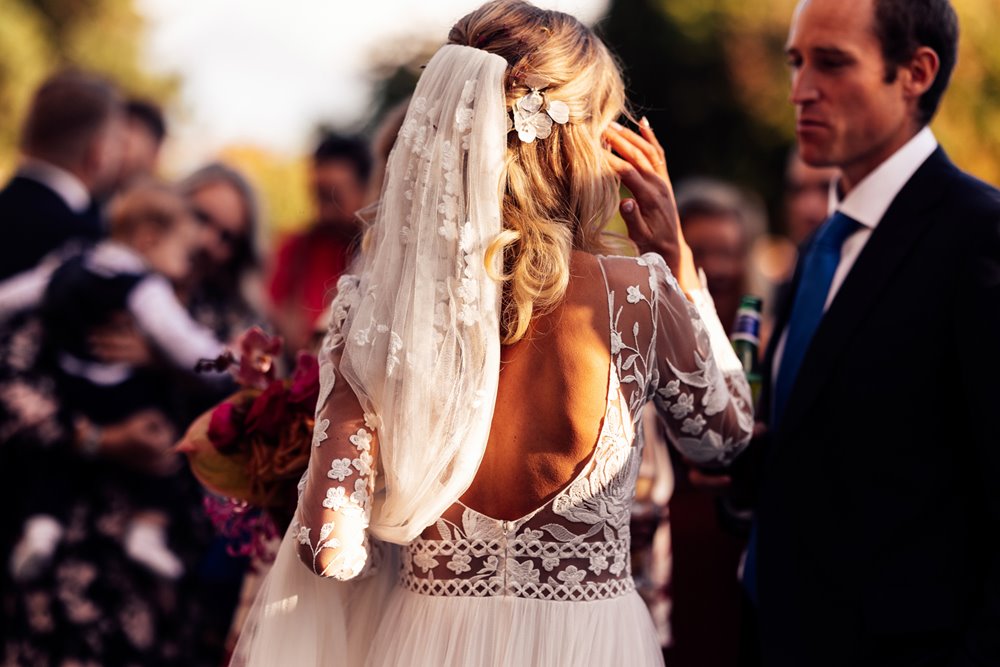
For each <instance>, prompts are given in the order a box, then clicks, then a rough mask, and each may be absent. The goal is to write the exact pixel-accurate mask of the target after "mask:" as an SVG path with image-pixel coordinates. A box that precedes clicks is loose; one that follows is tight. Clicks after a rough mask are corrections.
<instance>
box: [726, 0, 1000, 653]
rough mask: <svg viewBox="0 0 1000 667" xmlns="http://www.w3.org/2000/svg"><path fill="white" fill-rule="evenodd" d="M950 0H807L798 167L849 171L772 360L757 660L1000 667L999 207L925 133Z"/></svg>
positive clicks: (939, 80)
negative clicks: (759, 654) (800, 162)
mask: <svg viewBox="0 0 1000 667" xmlns="http://www.w3.org/2000/svg"><path fill="white" fill-rule="evenodd" d="M957 40H958V27H957V19H956V17H955V14H954V11H953V9H952V8H951V6H950V5H949V3H948V2H947V0H802V2H800V4H799V6H798V8H797V9H796V13H795V16H794V18H793V21H792V26H791V30H790V34H789V39H788V46H787V52H788V60H789V66H790V68H791V75H792V91H791V100H792V102H793V104H794V105H795V107H796V112H797V113H796V116H797V125H796V132H797V136H798V141H799V148H800V152H801V155H802V159H803V160H804V161H805V162H806V163H808V164H810V165H814V166H834V167H839V168H840V169H841V173H842V177H841V178H840V180H839V183H838V185H837V188H836V192H835V193H833V194H832V195H831V210H832V211H833V215H831V217H830V219H829V220H828V221H827V222H826V223H824V225H823V226H822V227H821V228H820V229H819V230H818V231H817V233H816V234H815V235H814V236H813V237H812V239H811V240H810V241H809V242H808V243H807V244H806V246H805V247H804V248H803V252H802V255H801V259H800V261H799V265H798V267H797V269H796V274H795V279H794V281H793V289H792V290H791V292H792V293H791V294H790V295H789V298H788V299H787V300H786V302H785V303H784V304H782V306H783V307H779V312H778V318H777V326H776V333H775V335H774V336H773V337H772V342H771V345H770V347H769V350H768V354H767V356H766V362H765V366H766V375H767V378H768V380H769V384H768V386H766V387H765V390H764V395H763V401H762V405H761V408H760V415H761V418H762V419H763V420H764V421H767V422H768V430H769V432H768V435H767V436H766V438H765V440H763V441H761V442H760V443H759V444H758V453H759V454H760V461H761V463H760V470H761V474H762V484H761V486H760V491H759V496H758V506H757V515H756V525H755V531H754V532H755V536H754V538H753V540H752V543H753V544H752V549H751V553H750V554H749V555H748V562H747V567H746V570H745V580H746V582H747V583H748V587H749V588H750V589H751V591H752V592H756V597H757V602H758V612H759V621H760V631H761V640H762V647H763V663H764V665H767V666H771V665H775V666H786V665H787V666H789V667H792V666H794V667H823V666H825V665H831V666H833V665H836V666H837V667H845V666H850V665H872V666H874V665H878V666H879V667H892V666H895V665H900V666H901V665H908V666H910V665H913V666H916V665H920V666H931V665H935V666H936V665H952V666H954V665H962V666H965V665H1000V414H998V410H1000V351H998V345H1000V193H998V191H997V190H995V189H994V188H992V187H990V186H988V185H986V184H984V183H982V182H979V181H977V180H975V179H974V178H972V177H970V176H968V175H967V174H965V173H963V172H961V171H960V170H959V169H957V168H956V167H955V166H954V165H953V164H952V163H951V162H950V161H949V159H948V157H947V156H946V155H945V153H944V151H943V150H942V149H941V148H940V147H939V146H938V145H937V141H936V140H935V138H934V135H933V134H932V133H931V131H930V129H929V128H927V123H928V122H929V121H930V119H931V117H932V116H933V114H934V112H935V110H936V108H937V106H938V102H939V100H940V98H941V95H942V94H943V92H944V90H945V88H946V86H947V83H948V78H949V76H950V73H951V70H952V68H953V66H954V63H955V58H956V50H957V48H956V47H957Z"/></svg>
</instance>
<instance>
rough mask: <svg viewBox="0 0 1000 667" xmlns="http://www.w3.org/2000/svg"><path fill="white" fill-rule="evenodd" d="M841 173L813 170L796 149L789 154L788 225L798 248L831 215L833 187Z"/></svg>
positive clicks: (787, 172) (833, 169) (786, 192)
mask: <svg viewBox="0 0 1000 667" xmlns="http://www.w3.org/2000/svg"><path fill="white" fill-rule="evenodd" d="M839 174H840V171H839V170H838V169H837V168H836V167H813V166H810V165H808V164H806V163H805V162H803V161H802V158H801V157H799V152H798V150H797V149H794V148H793V149H792V150H791V151H790V152H789V154H788V164H787V166H786V168H785V225H786V230H787V232H788V238H789V239H790V240H791V242H792V243H794V244H795V246H796V247H798V246H800V245H802V243H804V242H805V240H806V239H808V238H809V237H810V236H812V234H813V232H815V231H816V230H817V229H819V226H820V225H822V224H823V222H824V221H825V220H826V219H827V217H828V216H829V213H828V211H829V208H830V186H831V184H832V183H833V182H834V181H836V180H837V176H838V175H839Z"/></svg>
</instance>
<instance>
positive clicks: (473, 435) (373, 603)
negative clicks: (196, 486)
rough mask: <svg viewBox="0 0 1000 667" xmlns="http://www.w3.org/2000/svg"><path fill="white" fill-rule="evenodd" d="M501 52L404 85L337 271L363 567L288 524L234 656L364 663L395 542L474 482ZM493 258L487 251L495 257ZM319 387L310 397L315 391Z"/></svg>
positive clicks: (495, 307) (487, 358) (492, 380)
mask: <svg viewBox="0 0 1000 667" xmlns="http://www.w3.org/2000/svg"><path fill="white" fill-rule="evenodd" d="M506 69H507V62H506V61H505V60H504V59H503V58H501V57H500V56H497V55H495V54H491V53H488V52H486V51H483V50H480V49H475V48H472V47H467V46H458V45H448V46H444V47H442V48H441V49H440V50H439V51H438V52H437V53H436V54H435V55H434V57H433V58H432V59H431V61H430V62H429V63H428V65H427V67H426V68H425V70H424V72H423V74H422V76H421V78H420V81H419V82H418V84H417V88H416V91H415V92H414V95H413V99H412V101H411V103H410V107H409V110H408V111H407V114H406V119H405V121H404V123H403V126H402V129H401V130H400V133H399V136H398V138H397V142H396V146H395V147H394V149H393V152H392V154H391V156H390V158H389V163H388V167H387V172H386V180H385V185H384V186H383V190H382V197H381V199H380V203H379V207H378V212H377V215H376V219H375V223H374V227H373V228H372V229H371V230H370V232H369V238H368V239H366V243H365V249H364V250H363V252H362V255H361V258H360V260H359V263H358V265H357V267H356V268H357V271H356V275H353V276H345V277H343V278H342V279H341V283H340V287H341V289H340V291H339V293H338V296H337V298H336V299H335V301H334V303H333V305H332V311H333V317H332V321H331V329H330V332H329V334H328V335H327V338H326V340H325V341H324V345H323V351H322V354H330V353H331V352H332V351H333V350H334V349H337V348H339V347H341V346H342V348H343V353H342V354H343V356H342V360H341V363H340V368H339V371H340V373H339V375H340V377H339V378H338V377H336V375H337V374H336V372H335V371H334V369H333V368H332V364H326V365H325V367H324V368H325V370H324V372H322V374H321V390H320V395H321V397H322V396H323V395H329V391H330V389H331V387H332V385H333V382H335V381H347V382H348V383H349V384H350V386H351V388H352V389H353V390H354V393H355V394H356V395H357V396H358V398H359V400H360V402H361V404H362V407H363V408H364V409H365V411H366V412H369V413H372V414H374V415H376V417H377V419H378V422H379V423H378V427H377V428H378V434H379V450H380V451H379V456H380V464H381V465H380V467H379V473H380V480H379V485H378V487H377V495H376V499H375V503H374V509H373V513H372V517H371V523H370V527H369V532H370V535H371V536H372V537H373V538H375V539H373V540H372V544H373V547H372V554H371V558H373V559H375V560H376V561H377V562H376V566H375V567H372V568H369V570H370V571H372V572H373V574H371V575H370V576H367V577H364V578H360V579H357V580H352V581H346V582H341V581H335V580H329V579H322V578H320V577H317V576H316V575H315V574H313V573H312V572H311V571H310V570H309V569H308V568H307V567H306V566H304V565H302V564H301V563H300V562H299V560H298V557H297V555H296V549H295V540H294V536H293V535H291V533H289V534H286V535H285V537H284V539H283V541H282V544H281V547H280V549H279V552H278V555H277V558H276V561H275V563H274V565H273V567H272V569H271V571H270V572H269V573H268V575H267V577H266V578H265V581H264V583H263V585H262V588H261V591H260V593H259V594H258V597H257V600H256V602H255V603H254V606H253V608H252V610H251V612H250V614H249V616H248V619H247V621H246V623H245V625H244V628H243V632H242V635H241V638H240V641H239V643H238V645H237V647H236V650H235V653H234V656H233V660H232V663H231V664H232V665H238V666H241V667H242V666H248V667H258V666H267V667H274V666H281V667H284V666H285V665H289V666H290V665H296V666H313V665H316V666H319V665H323V664H343V665H349V666H351V667H353V666H356V665H363V664H365V660H366V655H367V650H368V647H369V646H370V643H371V638H372V636H373V634H374V633H375V631H376V630H377V628H378V623H379V619H380V616H381V609H382V608H383V606H384V603H385V600H386V598H387V596H388V594H389V592H390V591H391V590H392V587H393V585H394V579H395V576H396V572H397V563H396V560H397V553H398V546H397V545H400V544H406V543H407V542H409V541H411V540H412V539H414V538H415V537H416V536H417V535H419V534H420V532H421V531H422V530H423V529H424V528H425V527H426V526H427V525H429V524H430V523H432V522H433V521H434V520H435V519H437V517H438V516H439V515H440V514H441V513H442V512H443V511H444V510H445V509H446V508H447V507H449V506H450V505H451V504H452V503H454V502H455V500H457V499H458V497H459V496H460V495H461V494H462V492H463V491H464V490H465V489H466V488H467V487H468V486H469V484H471V482H472V479H473V477H474V476H475V473H476V470H477V469H478V466H479V463H480V461H481V460H482V456H483V452H484V450H485V447H486V440H487V437H488V434H489V427H490V422H491V419H492V415H493V406H494V402H495V400H496V392H497V380H498V374H499V363H500V361H499V360H500V335H499V305H500V290H499V286H498V284H497V283H496V281H495V280H493V279H492V278H491V277H490V275H489V272H488V271H487V267H486V258H485V252H486V249H487V247H488V246H489V244H490V243H491V242H492V241H493V240H494V239H495V238H496V236H497V234H498V233H499V232H500V231H501V217H500V204H501V196H502V192H501V183H502V178H503V171H504V156H505V146H506V136H507V131H508V115H507V109H506V104H505V94H504V76H505V72H506ZM493 268H494V269H496V270H497V272H499V270H500V268H501V267H499V266H495V267H493ZM322 402H323V401H322V398H321V403H322Z"/></svg>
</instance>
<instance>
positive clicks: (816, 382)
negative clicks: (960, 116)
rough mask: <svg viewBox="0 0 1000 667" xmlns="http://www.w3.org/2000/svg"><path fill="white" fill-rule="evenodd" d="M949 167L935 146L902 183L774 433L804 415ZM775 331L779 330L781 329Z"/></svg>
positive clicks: (922, 225)
mask: <svg viewBox="0 0 1000 667" xmlns="http://www.w3.org/2000/svg"><path fill="white" fill-rule="evenodd" d="M949 168H953V167H951V163H950V162H949V161H948V158H947V157H946V156H945V154H944V151H943V150H942V149H941V148H940V147H939V148H938V149H937V150H936V151H935V152H934V153H933V154H932V155H931V157H929V158H928V159H927V161H926V162H925V163H924V164H923V165H922V166H921V167H920V168H919V169H918V170H917V171H916V173H914V175H913V177H912V178H910V180H909V181H908V182H907V183H906V185H905V186H904V187H903V189H902V190H901V191H900V193H899V195H897V197H896V199H895V200H893V203H892V205H891V206H890V207H889V209H888V210H887V211H886V213H885V216H883V218H882V220H881V221H880V222H879V224H878V226H877V227H876V228H875V231H874V232H872V235H871V238H869V239H868V242H867V243H866V244H865V247H864V249H863V250H862V251H861V254H860V255H859V256H858V259H857V261H856V262H855V264H854V266H853V267H852V268H851V271H850V272H849V273H848V274H847V277H846V279H845V280H844V283H843V285H841V287H840V289H839V290H838V292H837V296H836V297H834V300H833V302H832V303H831V304H830V308H829V309H828V310H827V312H826V314H825V315H824V316H823V320H822V321H821V322H820V325H819V328H818V329H817V330H816V334H815V335H814V337H813V340H812V343H811V344H810V346H809V349H808V350H807V352H806V355H805V357H804V358H803V360H802V366H801V367H800V368H799V374H798V378H797V379H796V381H795V385H794V387H793V389H792V392H791V396H790V397H789V399H788V405H787V406H786V408H785V414H784V416H783V417H782V419H781V424H780V426H779V433H789V432H791V431H792V430H793V429H794V427H795V426H796V425H797V424H798V422H799V421H801V419H802V418H803V417H804V416H805V413H806V411H807V409H808V408H809V407H811V405H812V403H813V402H814V401H815V400H816V398H817V396H818V395H819V393H820V391H821V390H822V388H823V386H824V384H825V383H826V382H827V380H828V379H829V378H830V376H831V375H832V373H833V370H834V368H835V366H836V363H837V360H838V358H839V357H840V354H841V352H842V351H843V349H844V347H845V346H846V345H847V344H848V343H849V342H850V339H851V334H852V333H853V331H854V329H855V328H856V327H857V326H858V324H859V323H860V322H861V321H863V319H864V318H865V316H866V315H867V313H868V312H869V311H870V310H871V309H872V308H873V307H874V306H875V305H876V304H877V303H878V300H879V299H880V297H881V295H882V291H883V289H884V288H885V287H886V285H887V284H888V283H889V281H890V280H891V279H892V276H893V274H894V273H895V271H896V268H897V267H898V266H899V264H900V262H902V261H903V259H904V258H905V257H906V255H907V254H908V253H909V251H910V249H911V248H912V247H913V245H914V244H915V243H916V242H917V240H918V239H919V238H920V237H921V236H922V234H923V231H924V230H925V229H926V228H927V226H928V225H929V224H930V223H931V221H932V220H933V219H934V216H933V215H931V214H930V213H931V209H932V208H933V207H934V205H935V203H936V202H937V201H938V200H939V199H940V198H941V196H942V195H943V190H942V186H941V178H940V176H941V174H942V172H943V171H946V170H947V169H949ZM786 317H787V316H786ZM782 328H784V327H782ZM775 331H776V332H778V333H777V334H776V335H780V332H781V330H780V329H776V330H775Z"/></svg>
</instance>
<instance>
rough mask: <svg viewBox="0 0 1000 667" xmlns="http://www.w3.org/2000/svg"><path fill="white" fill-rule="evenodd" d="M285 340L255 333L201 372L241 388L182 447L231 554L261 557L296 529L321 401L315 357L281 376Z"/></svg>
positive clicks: (302, 358)
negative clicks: (228, 378)
mask: <svg viewBox="0 0 1000 667" xmlns="http://www.w3.org/2000/svg"><path fill="white" fill-rule="evenodd" d="M281 347H282V341H281V339H280V338H278V337H270V336H268V335H267V334H265V333H264V332H263V331H262V330H261V329H259V328H257V327H254V328H252V329H250V330H249V331H247V332H246V333H244V334H243V335H242V336H241V337H240V339H239V340H238V342H237V344H236V352H235V353H234V352H233V351H228V350H227V351H226V352H225V353H224V354H223V355H221V356H220V357H218V358H217V359H212V360H204V361H202V362H201V363H199V365H198V370H199V371H200V372H205V371H217V372H224V371H228V372H230V373H231V374H232V375H233V377H234V378H235V379H236V381H237V383H238V384H239V385H240V387H241V389H240V390H239V391H237V392H236V393H235V394H233V395H232V396H230V397H229V398H227V399H226V400H225V401H223V402H222V403H219V404H218V405H216V406H215V407H214V408H212V409H211V410H209V411H208V412H206V413H205V414H203V415H201V416H200V417H198V418H197V419H196V420H195V421H194V422H193V423H192V424H191V426H190V428H189V429H188V431H187V433H186V434H185V435H184V437H183V439H182V440H181V441H180V443H178V445H177V451H179V452H183V453H184V454H185V455H186V456H187V459H188V462H189V464H190V466H191V471H192V472H193V473H194V475H195V477H196V478H197V479H198V481H199V482H200V483H201V484H202V486H204V487H205V489H206V490H208V491H209V492H210V495H209V496H208V497H207V498H206V501H205V502H206V510H207V512H208V515H209V517H210V518H211V519H212V522H213V523H214V524H215V526H216V528H217V529H218V530H219V531H220V532H221V533H222V534H223V535H224V536H226V537H228V538H230V539H231V540H232V542H231V546H230V551H231V552H233V553H237V554H240V555H256V556H264V555H266V554H267V548H266V546H265V543H266V542H267V541H268V540H271V539H273V538H275V537H278V536H279V535H280V533H281V532H283V531H284V528H285V527H287V525H288V524H289V523H290V522H291V518H292V514H293V513H294V511H295V504H296V501H297V495H298V494H297V489H296V487H297V485H298V482H299V479H300V478H301V477H302V473H303V472H304V471H305V469H306V465H307V464H308V462H309V451H310V447H309V445H310V442H311V441H312V430H313V423H314V420H315V409H316V400H317V398H318V396H319V364H318V362H317V360H316V357H315V356H314V355H312V354H309V353H307V352H300V353H299V356H298V359H297V362H296V365H295V369H294V371H293V372H292V374H291V377H289V378H287V379H280V378H278V377H276V375H277V371H276V365H275V360H276V358H277V357H278V355H279V354H280V351H281Z"/></svg>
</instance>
